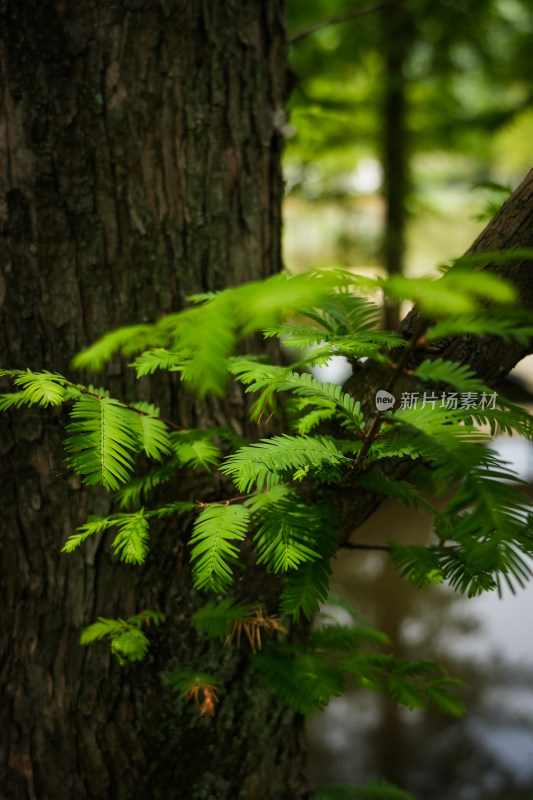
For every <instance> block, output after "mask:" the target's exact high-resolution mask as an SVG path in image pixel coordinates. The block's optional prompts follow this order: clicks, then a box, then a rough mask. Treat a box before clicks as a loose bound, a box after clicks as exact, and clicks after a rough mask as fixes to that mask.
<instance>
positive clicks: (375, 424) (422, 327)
mask: <svg viewBox="0 0 533 800" xmlns="http://www.w3.org/2000/svg"><path fill="white" fill-rule="evenodd" d="M428 327H429V322H428V321H427V320H424V319H420V320H419V322H418V325H417V326H416V328H415V331H414V333H413V335H412V336H411V338H410V339H409V341H408V343H407V345H406V346H405V348H404V350H403V352H402V354H401V356H400V358H399V359H398V361H397V363H396V364H395V366H394V371H393V373H392V375H391V376H390V378H389V380H388V381H387V385H386V386H385V391H386V392H390V391H391V390H392V389H393V388H394V384H395V383H396V381H397V380H398V378H399V377H400V375H401V374H402V373H403V372H404V367H405V365H406V364H407V362H408V360H409V358H410V356H411V355H412V353H413V351H414V350H416V348H417V347H418V342H419V341H420V339H421V337H422V336H423V335H424V334H425V332H426V330H427V328H428ZM382 417H383V415H382V412H381V411H379V410H378V411H377V412H376V415H375V417H374V419H373V420H372V424H371V425H370V428H369V429H368V431H367V433H366V435H365V438H364V440H363V446H362V447H361V449H360V450H359V452H358V453H357V456H356V459H355V466H356V468H359V469H362V468H363V467H364V464H365V460H366V457H367V455H368V451H369V450H370V447H371V446H372V444H373V443H374V441H375V439H376V437H377V435H378V432H379V429H380V427H381V421H382Z"/></svg>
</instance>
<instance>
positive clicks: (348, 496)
mask: <svg viewBox="0 0 533 800" xmlns="http://www.w3.org/2000/svg"><path fill="white" fill-rule="evenodd" d="M530 248H533V170H531V171H530V173H529V174H528V176H527V177H526V178H525V180H524V181H523V182H522V183H521V184H520V186H519V187H518V188H517V189H516V190H515V191H514V192H513V194H512V195H511V197H510V198H509V199H508V200H507V202H506V203H505V204H504V205H503V206H502V208H501V209H500V211H499V212H498V214H496V216H495V217H494V218H493V219H492V220H491V222H489V224H488V225H487V226H486V228H485V229H484V230H483V231H482V232H481V234H480V235H479V236H478V238H477V239H476V240H475V242H474V243H473V244H472V245H471V247H470V248H469V249H468V250H467V252H466V254H465V255H467V256H468V255H474V254H477V253H489V252H492V253H493V252H495V251H498V252H503V251H509V250H520V249H530ZM483 269H487V270H490V271H491V272H494V273H495V274H498V275H500V276H501V277H503V278H506V279H507V280H509V281H510V282H511V283H512V284H513V285H514V286H515V287H516V289H517V292H518V295H519V299H520V302H521V303H522V305H523V306H524V307H525V308H527V309H530V310H533V264H532V262H531V260H528V259H524V258H521V257H518V258H517V260H516V261H509V262H506V263H500V264H497V263H490V260H488V261H487V264H486V266H484V267H483ZM419 324H420V315H419V314H418V312H417V310H416V308H415V309H413V310H412V311H411V312H410V313H409V314H408V315H407V316H406V317H405V319H404V320H403V321H402V322H401V323H400V326H399V333H400V334H401V336H402V337H403V338H404V339H406V340H407V339H411V337H412V336H413V334H414V333H415V331H416V330H417V328H418V325H419ZM435 344H437V345H439V344H440V345H441V346H440V347H439V346H435V345H433V346H432V347H431V349H426V350H424V349H420V350H418V351H415V352H411V359H410V361H412V362H413V363H412V366H413V368H416V366H417V363H420V362H421V361H424V360H434V359H436V358H443V359H446V360H449V361H456V362H459V363H461V364H467V365H469V366H470V367H471V368H472V369H473V370H474V371H475V372H476V374H477V375H478V376H479V377H480V378H481V379H482V380H483V381H484V383H486V384H487V385H489V386H493V387H496V388H497V386H498V383H499V382H501V381H502V380H503V379H504V378H505V377H506V375H507V374H508V373H509V372H510V371H511V370H512V368H513V367H514V366H515V365H516V364H517V363H518V362H519V361H520V360H521V359H522V358H524V357H525V356H526V355H528V353H530V352H531V349H532V348H531V343H530V345H529V346H528V345H524V344H520V343H519V342H515V341H512V340H510V341H503V340H502V339H499V338H498V337H495V336H487V337H484V338H479V337H475V336H470V335H461V336H453V337H450V338H449V339H447V340H445V341H443V342H441V343H435ZM402 363H403V362H402ZM403 366H411V364H409V365H407V364H405V363H403ZM389 378H390V373H389V371H388V370H387V369H386V368H385V367H383V365H381V364H378V363H376V362H371V361H367V362H366V363H365V364H360V363H358V364H356V366H355V368H354V374H353V375H352V377H351V378H350V379H349V380H348V382H347V383H346V384H345V386H344V390H345V391H347V392H349V393H350V394H352V395H354V396H355V397H357V398H358V399H359V400H360V402H361V406H362V407H363V408H364V409H366V411H367V413H370V412H371V409H373V408H374V396H375V393H376V391H377V389H380V388H382V387H383V386H385V385H386V384H387V382H388V380H389ZM397 384H398V390H399V391H400V392H403V391H412V390H413V379H412V378H409V376H408V375H405V373H404V375H402V376H400V377H399V378H398V381H397ZM415 463H416V462H413V461H412V460H411V459H400V458H398V459H389V460H388V463H387V464H386V465H385V464H383V465H382V469H383V470H384V472H385V473H386V474H387V475H389V476H390V477H393V478H395V479H406V478H408V476H409V473H410V472H411V470H412V469H413V467H414V466H415ZM325 492H326V493H327V490H325ZM383 500H385V498H384V497H382V496H378V495H377V494H376V493H375V492H372V491H370V490H368V489H364V488H363V487H359V486H353V485H351V486H349V487H345V489H344V491H343V492H342V493H341V492H337V493H336V495H335V498H334V499H333V500H332V502H333V503H334V504H336V505H337V507H340V508H339V511H340V514H339V516H340V542H341V543H342V544H343V545H344V543H345V542H346V541H347V540H348V538H349V537H350V535H351V534H352V533H353V531H354V529H356V528H357V527H359V526H360V525H361V524H362V523H363V522H365V520H367V519H368V517H369V516H370V515H371V514H372V513H373V512H374V511H375V510H376V508H378V507H379V506H380V505H381V503H382V502H383ZM354 520H355V525H354Z"/></svg>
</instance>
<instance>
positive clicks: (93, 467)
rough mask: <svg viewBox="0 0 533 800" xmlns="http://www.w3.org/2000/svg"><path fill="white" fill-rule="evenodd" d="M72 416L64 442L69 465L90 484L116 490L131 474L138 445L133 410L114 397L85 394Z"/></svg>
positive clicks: (77, 403)
mask: <svg viewBox="0 0 533 800" xmlns="http://www.w3.org/2000/svg"><path fill="white" fill-rule="evenodd" d="M71 417H72V419H73V420H74V422H72V423H71V424H70V425H68V427H67V430H68V432H69V433H70V436H69V438H68V439H67V442H66V445H65V448H66V450H67V453H69V454H70V455H69V458H68V463H69V465H70V466H71V467H73V468H74V469H75V470H76V472H77V473H78V474H79V475H81V476H82V478H83V481H84V482H85V483H86V484H88V485H89V486H94V485H97V484H99V485H101V486H105V488H106V489H108V490H109V491H115V490H116V489H118V488H119V487H120V484H121V483H126V481H127V480H128V478H129V476H130V475H131V471H132V469H133V454H134V453H135V452H136V451H137V450H138V447H139V437H138V429H137V430H134V428H133V427H132V424H131V418H132V413H131V412H130V411H128V409H126V408H125V407H124V406H123V405H121V404H120V403H118V402H117V401H116V400H113V399H112V398H111V397H94V396H92V395H82V396H81V397H79V398H78V400H76V402H75V404H74V408H73V409H72V411H71ZM136 419H137V417H136V416H135V420H136ZM135 428H137V425H136V423H135Z"/></svg>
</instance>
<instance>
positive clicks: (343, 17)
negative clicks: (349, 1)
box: [289, 0, 402, 44]
mask: <svg viewBox="0 0 533 800" xmlns="http://www.w3.org/2000/svg"><path fill="white" fill-rule="evenodd" d="M401 1H402V0H384V1H383V2H381V3H371V4H370V5H368V6H363V7H362V8H354V9H353V10H352V11H346V12H345V13H344V14H334V15H333V16H331V17H326V18H325V19H319V20H317V21H316V22H311V23H310V24H309V25H305V26H304V27H302V28H298V29H297V30H295V31H293V32H292V33H291V34H289V43H290V44H292V43H293V42H297V41H298V40H299V39H303V38H304V37H305V36H309V35H310V34H311V33H315V31H319V30H321V29H322V28H327V27H329V26H330V25H337V24H338V23H340V22H349V21H350V20H352V19H356V18H357V17H364V16H366V15H367V14H373V13H374V12H375V11H382V10H383V9H385V8H388V7H389V6H392V5H396V4H397V3H399V2H401Z"/></svg>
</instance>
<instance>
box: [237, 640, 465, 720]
mask: <svg viewBox="0 0 533 800" xmlns="http://www.w3.org/2000/svg"><path fill="white" fill-rule="evenodd" d="M386 643H387V637H385V636H384V635H383V634H380V633H379V632H377V631H374V630H372V629H369V628H358V627H355V628H348V627H346V626H343V625H328V626H326V627H325V628H319V629H318V630H317V631H315V632H314V633H313V634H312V635H311V637H310V639H309V641H308V643H307V645H306V646H301V645H300V646H295V645H293V644H290V643H287V642H278V643H275V644H270V645H269V646H268V647H265V648H263V649H262V650H261V651H260V652H259V653H256V654H255V655H254V657H253V663H254V665H255V667H256V668H257V669H258V670H259V672H260V673H261V674H262V675H263V677H264V679H265V680H266V681H267V683H268V684H269V686H270V688H271V689H272V691H274V692H275V693H276V694H278V695H279V696H280V697H282V698H283V699H284V700H285V701H286V702H287V703H289V704H290V705H292V707H293V708H294V709H295V710H296V711H299V712H300V713H302V714H310V713H312V712H313V711H314V710H315V709H316V708H323V707H324V706H325V705H327V703H328V702H329V700H330V699H331V698H332V697H339V696H340V695H341V694H342V693H343V692H344V686H345V680H346V678H347V677H348V676H352V677H354V678H355V679H356V681H357V683H359V684H360V685H361V686H364V687H365V688H367V689H374V690H379V689H381V690H385V691H386V692H387V693H388V694H389V695H390V697H391V698H392V699H393V700H394V701H395V702H397V703H400V704H401V705H404V706H406V707H407V708H409V709H410V710H414V709H416V708H426V706H427V704H428V703H429V702H432V703H433V704H434V705H435V706H436V707H437V708H439V709H440V710H441V711H444V712H445V713H451V714H454V715H457V716H460V715H461V714H463V713H464V706H463V704H462V702H461V700H459V699H458V698H457V697H456V696H455V695H453V694H452V693H451V692H450V691H449V689H452V688H453V689H457V688H463V687H464V684H462V683H461V682H459V681H454V680H453V679H451V678H448V676H447V675H446V674H445V672H444V670H443V669H442V667H439V666H438V665H437V664H435V663H434V662H432V661H427V660H422V661H408V660H407V659H398V658H395V657H394V656H392V655H388V654H381V653H376V652H374V651H373V648H375V646H379V645H383V644H386Z"/></svg>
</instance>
